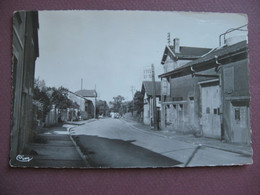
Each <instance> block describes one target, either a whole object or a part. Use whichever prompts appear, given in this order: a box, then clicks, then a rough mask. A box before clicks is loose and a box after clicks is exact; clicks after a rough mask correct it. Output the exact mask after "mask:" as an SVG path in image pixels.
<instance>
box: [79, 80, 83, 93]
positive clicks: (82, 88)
mask: <svg viewBox="0 0 260 195" xmlns="http://www.w3.org/2000/svg"><path fill="white" fill-rule="evenodd" d="M80 89H81V90H82V89H83V79H82V78H81V88H80Z"/></svg>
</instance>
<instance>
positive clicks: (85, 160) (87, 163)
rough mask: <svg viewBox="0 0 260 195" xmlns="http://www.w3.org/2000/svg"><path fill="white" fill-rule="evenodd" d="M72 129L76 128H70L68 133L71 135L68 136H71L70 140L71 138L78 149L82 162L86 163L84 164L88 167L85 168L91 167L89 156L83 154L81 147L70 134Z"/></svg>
mask: <svg viewBox="0 0 260 195" xmlns="http://www.w3.org/2000/svg"><path fill="white" fill-rule="evenodd" d="M72 128H74V127H70V128H69V129H67V131H68V132H69V134H68V135H69V138H70V140H71V141H72V143H73V145H74V146H75V148H76V150H77V152H78V154H79V155H80V157H81V159H82V160H83V161H84V163H85V164H86V167H84V168H88V167H91V166H90V164H89V162H88V161H87V159H88V156H87V155H85V154H83V152H82V151H81V149H80V147H79V146H78V145H77V143H76V142H75V140H74V139H73V137H72V136H71V134H70V130H71V129H72Z"/></svg>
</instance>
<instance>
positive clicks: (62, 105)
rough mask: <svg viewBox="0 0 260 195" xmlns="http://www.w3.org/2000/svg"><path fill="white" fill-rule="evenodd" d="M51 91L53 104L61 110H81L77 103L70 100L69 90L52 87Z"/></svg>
mask: <svg viewBox="0 0 260 195" xmlns="http://www.w3.org/2000/svg"><path fill="white" fill-rule="evenodd" d="M49 91H51V93H50V94H51V97H50V99H51V102H52V104H54V105H55V106H56V108H59V109H67V108H77V109H78V108H79V105H78V104H77V103H75V102H72V101H71V100H70V99H69V98H68V90H67V89H66V88H64V87H59V88H58V89H56V88H55V87H52V88H50V89H49Z"/></svg>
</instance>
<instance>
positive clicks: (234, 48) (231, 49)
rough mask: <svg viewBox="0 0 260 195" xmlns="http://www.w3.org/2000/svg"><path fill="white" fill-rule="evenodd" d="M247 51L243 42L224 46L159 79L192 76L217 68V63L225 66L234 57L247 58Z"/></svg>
mask: <svg viewBox="0 0 260 195" xmlns="http://www.w3.org/2000/svg"><path fill="white" fill-rule="evenodd" d="M247 51H248V47H247V42H246V41H242V42H239V43H236V44H234V45H231V46H223V47H221V48H216V49H214V50H212V51H211V52H209V53H208V54H206V55H204V56H202V57H200V58H198V59H196V60H193V61H191V62H189V63H187V64H185V65H184V66H181V67H179V68H177V69H175V70H173V71H170V72H167V73H164V74H161V75H159V77H160V78H163V77H166V78H167V77H179V76H184V75H188V74H192V73H193V72H194V71H203V70H207V69H210V68H212V67H214V66H216V65H217V64H216V61H218V63H222V64H224V63H228V61H225V60H227V58H230V57H232V56H236V55H240V54H245V57H247Z"/></svg>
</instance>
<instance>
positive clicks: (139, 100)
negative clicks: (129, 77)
mask: <svg viewBox="0 0 260 195" xmlns="http://www.w3.org/2000/svg"><path fill="white" fill-rule="evenodd" d="M124 100H125V98H124V97H123V96H121V95H118V96H117V97H113V101H110V102H109V104H110V105H111V108H110V112H117V113H119V114H120V115H123V114H125V113H127V112H132V113H133V112H134V111H136V112H137V114H141V113H142V112H143V94H142V93H141V92H140V91H136V93H135V95H134V98H133V100H132V101H124Z"/></svg>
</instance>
